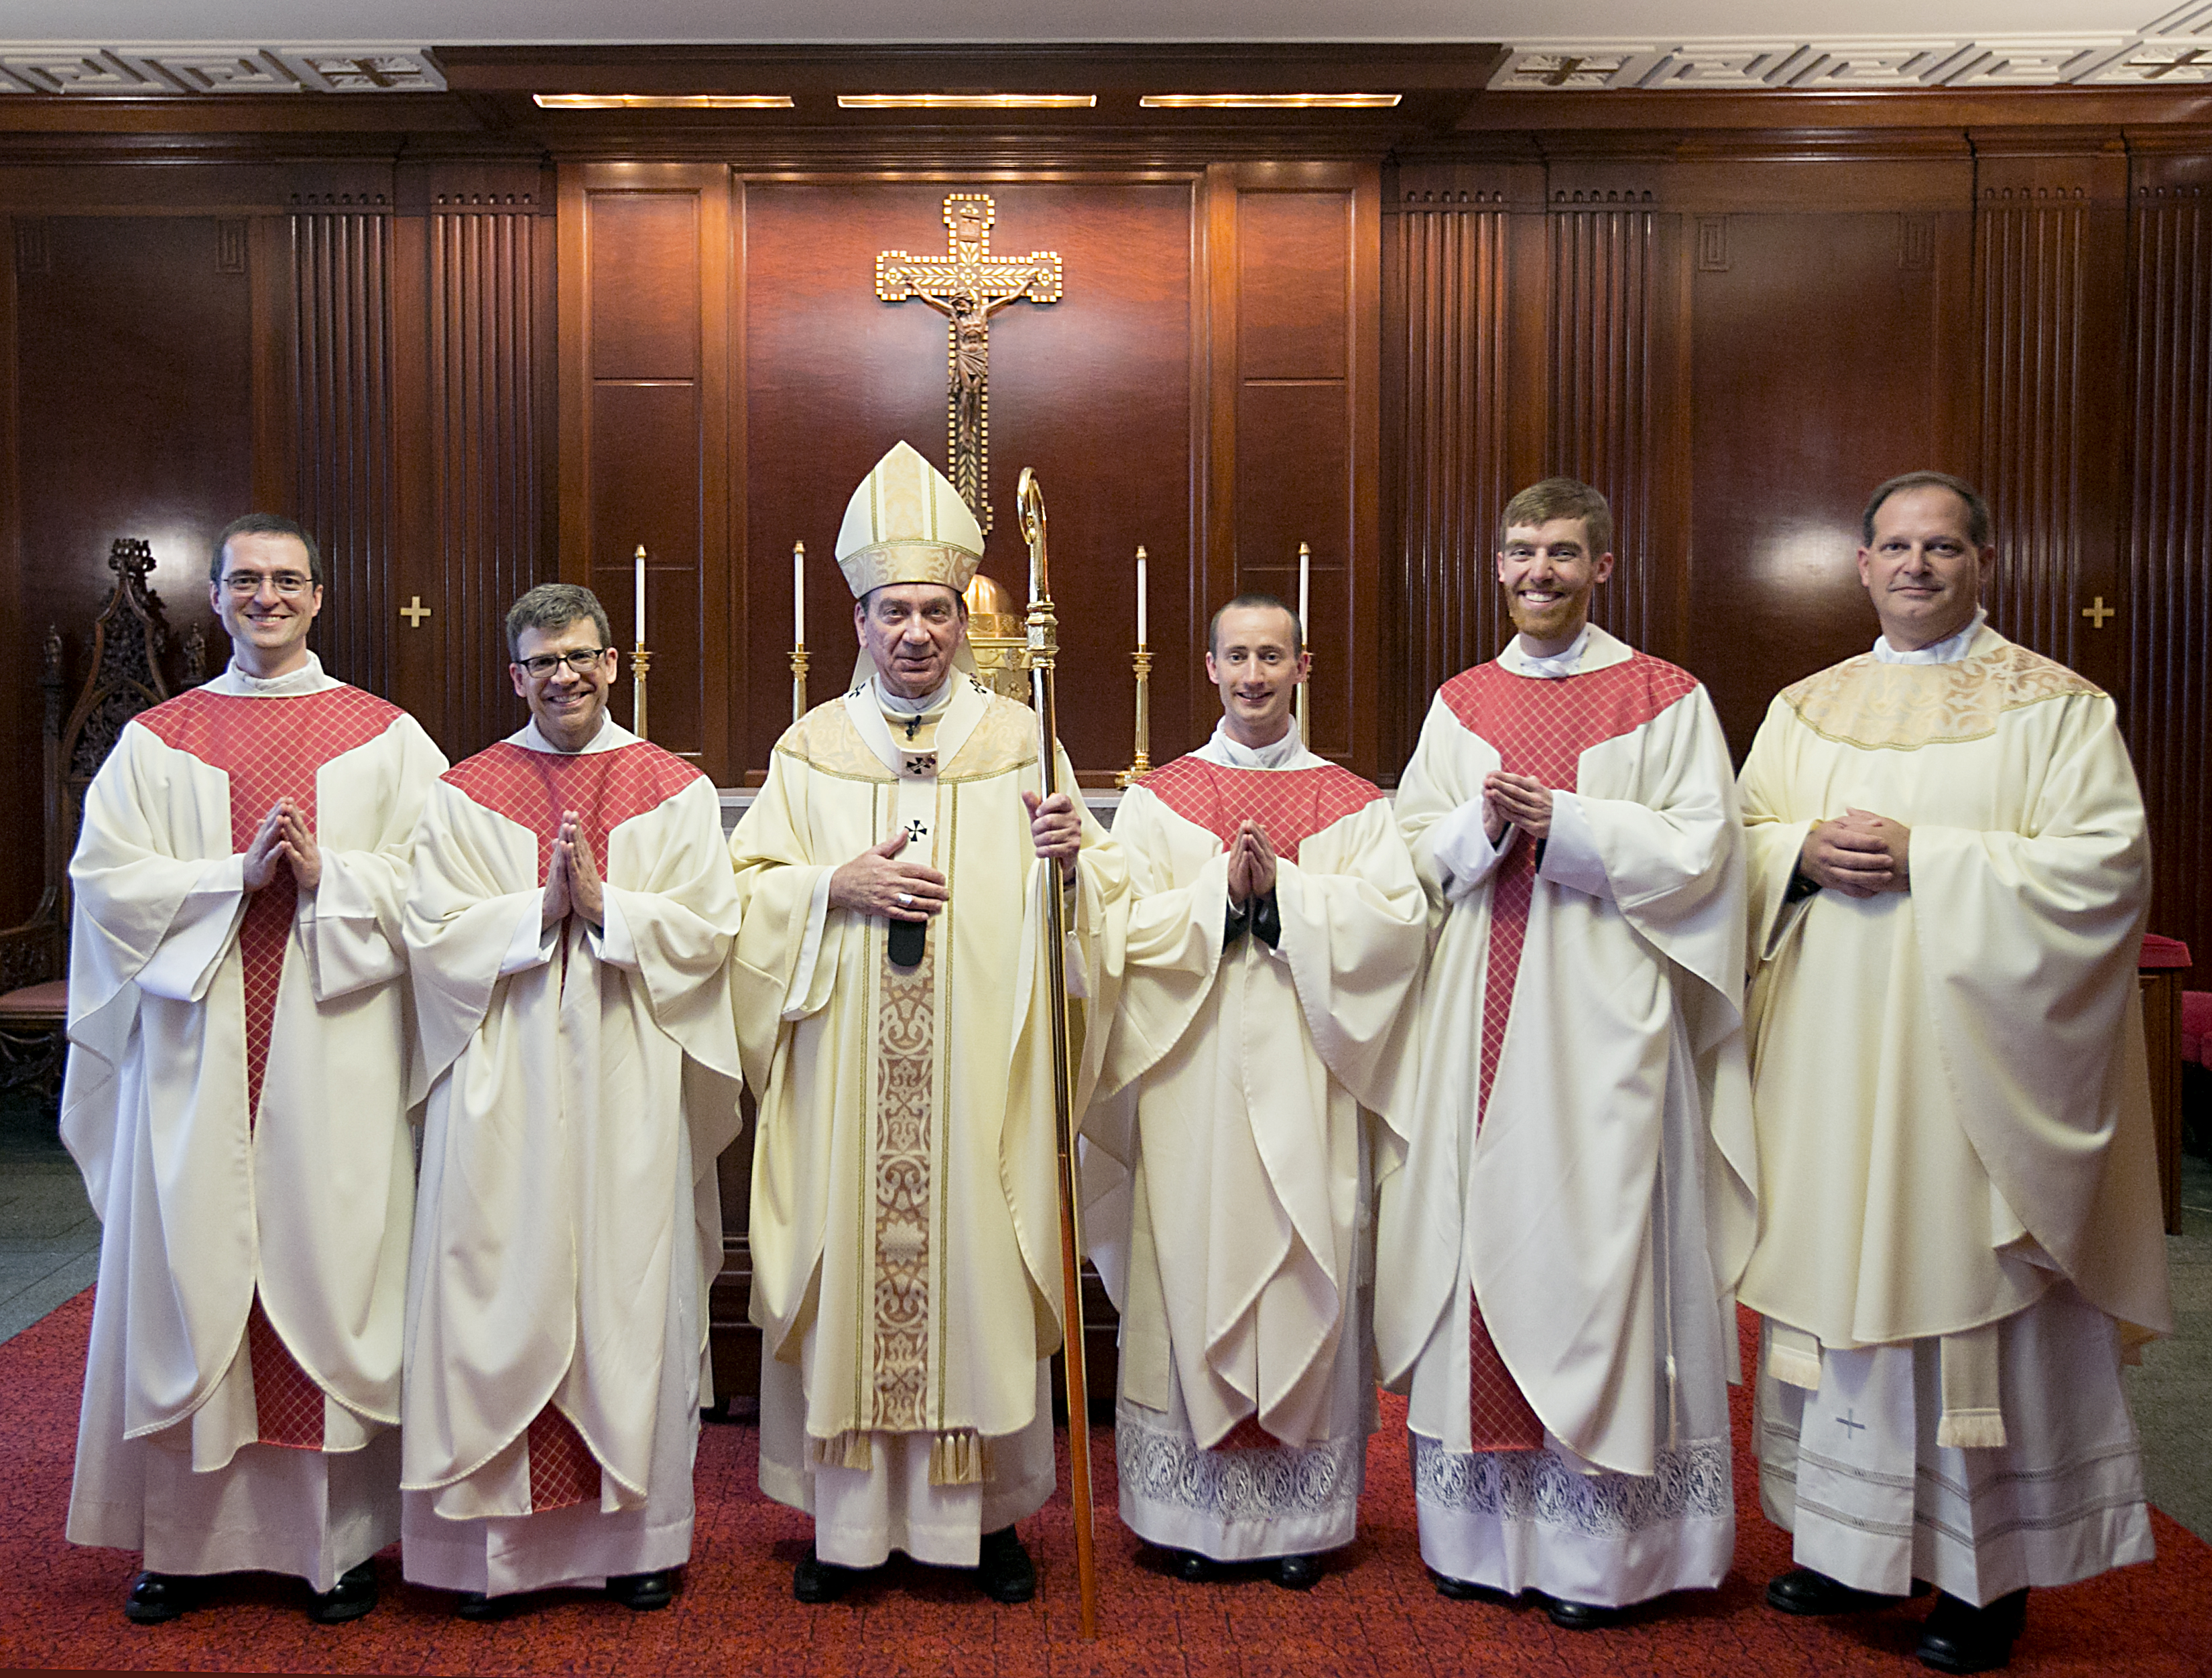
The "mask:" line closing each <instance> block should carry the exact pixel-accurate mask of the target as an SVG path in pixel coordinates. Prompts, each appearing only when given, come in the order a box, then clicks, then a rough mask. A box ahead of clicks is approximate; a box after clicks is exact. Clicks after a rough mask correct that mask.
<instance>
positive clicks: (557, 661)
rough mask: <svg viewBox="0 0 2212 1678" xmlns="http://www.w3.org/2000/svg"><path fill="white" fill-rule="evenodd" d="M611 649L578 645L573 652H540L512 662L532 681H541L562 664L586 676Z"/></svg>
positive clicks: (612, 649)
mask: <svg viewBox="0 0 2212 1678" xmlns="http://www.w3.org/2000/svg"><path fill="white" fill-rule="evenodd" d="M613 651H614V648H613V647H578V648H577V649H576V650H575V651H574V652H573V653H540V654H538V656H537V657H536V658H534V659H517V660H515V661H514V662H515V666H516V667H517V668H518V669H520V671H521V672H523V674H524V675H526V676H527V677H529V678H530V679H531V680H532V681H533V682H542V681H544V679H545V678H547V677H548V676H550V675H551V674H552V673H553V672H554V671H555V669H556V667H558V666H562V665H564V664H565V665H567V666H568V668H569V669H571V670H573V671H574V672H576V674H578V675H579V676H587V675H589V674H590V673H591V672H592V666H594V665H596V664H598V663H599V660H601V659H604V658H605V657H606V655H607V654H610V653H611V652H613Z"/></svg>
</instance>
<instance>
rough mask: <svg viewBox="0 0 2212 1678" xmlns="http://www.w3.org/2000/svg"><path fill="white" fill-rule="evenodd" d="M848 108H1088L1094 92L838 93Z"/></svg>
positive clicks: (1092, 101)
mask: <svg viewBox="0 0 2212 1678" xmlns="http://www.w3.org/2000/svg"><path fill="white" fill-rule="evenodd" d="M837 103H838V105H839V106H841V107H842V108H843V109H845V110H848V111H1087V110H1089V109H1090V108H1091V106H1094V105H1096V104H1097V103H1098V95H1097V94H838V95H837Z"/></svg>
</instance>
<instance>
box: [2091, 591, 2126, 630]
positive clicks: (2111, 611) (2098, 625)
mask: <svg viewBox="0 0 2212 1678" xmlns="http://www.w3.org/2000/svg"><path fill="white" fill-rule="evenodd" d="M2119 615H2120V612H2119V608H2118V607H2117V606H2108V605H2106V604H2105V597H2104V596H2103V595H2101V594H2100V595H2099V596H2098V597H2097V599H2096V600H2095V602H2094V603H2093V605H2086V606H2084V607H2082V608H2081V616H2082V617H2086V618H2087V619H2088V620H2089V627H2090V628H2091V629H2103V628H2104V627H2105V620H2106V618H2107V617H2118V616H2119Z"/></svg>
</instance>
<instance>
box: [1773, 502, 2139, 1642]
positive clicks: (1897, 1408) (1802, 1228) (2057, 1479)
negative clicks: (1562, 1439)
mask: <svg viewBox="0 0 2212 1678" xmlns="http://www.w3.org/2000/svg"><path fill="white" fill-rule="evenodd" d="M1863 538H1864V543H1865V545H1864V546H1863V547H1862V548H1861V549H1860V550H1859V555H1858V565H1859V575H1860V579H1861V581H1863V583H1864V584H1865V585H1866V587H1867V590H1868V593H1869V596H1870V597H1871V598H1872V599H1873V602H1874V606H1875V616H1876V617H1877V619H1878V620H1879V622H1880V623H1881V637H1880V638H1879V639H1878V640H1877V641H1875V645H1874V647H1873V649H1872V651H1871V652H1869V653H1863V654H1859V655H1858V656H1857V657H1856V658H1852V659H1849V660H1845V661H1844V662H1843V663H1842V664H1839V665H1837V666H1832V668H1830V669H1828V670H1825V671H1822V672H1820V673H1819V674H1817V675H1814V676H1810V677H1808V678H1806V679H1805V680H1803V681H1802V682H1798V683H1796V684H1793V685H1791V686H1790V687H1788V688H1785V689H1784V690H1782V692H1781V693H1780V694H1778V695H1777V696H1776V697H1775V700H1774V702H1773V704H1772V706H1771V707H1770V708H1769V709H1768V711H1767V714H1766V720H1765V722H1763V723H1762V724H1761V725H1760V726H1759V735H1758V738H1757V739H1756V740H1754V741H1753V745H1752V749H1751V755H1750V757H1749V758H1748V759H1747V761H1746V763H1745V764H1744V769H1743V783H1742V784H1743V808H1744V820H1745V822H1746V823H1747V824H1748V832H1749V840H1750V853H1751V909H1752V912H1751V918H1750V928H1749V932H1750V940H1751V941H1750V945H1749V952H1750V956H1751V959H1752V962H1753V972H1754V979H1753V988H1752V1000H1751V1020H1752V1033H1753V1042H1754V1043H1755V1044H1756V1046H1757V1048H1756V1053H1755V1055H1754V1066H1753V1101H1754V1106H1755V1110H1756V1112H1757V1116H1758V1127H1759V1171H1760V1176H1761V1183H1760V1200H1761V1204H1762V1206H1763V1207H1765V1209H1766V1212H1767V1219H1766V1221H1765V1225H1764V1226H1763V1228H1762V1230H1761V1232H1760V1236H1759V1245H1758V1247H1757V1249H1756V1250H1755V1251H1754V1252H1753V1255H1752V1257H1751V1263H1750V1268H1748V1269H1747V1271H1746V1272H1745V1274H1744V1280H1743V1298H1744V1303H1745V1304H1748V1305H1750V1306H1751V1307H1752V1308H1753V1310H1758V1311H1759V1312H1760V1313H1761V1314H1762V1315H1763V1316H1765V1320H1766V1328H1765V1353H1764V1356H1763V1359H1762V1363H1763V1365H1764V1367H1763V1370H1762V1371H1761V1376H1760V1379H1759V1388H1758V1413H1759V1494H1760V1499H1761V1501H1762V1502H1763V1504H1764V1505H1765V1509H1766V1512H1767V1514H1768V1515H1769V1516H1770V1517H1772V1518H1773V1519H1774V1520H1776V1521H1778V1523H1781V1524H1782V1525H1783V1526H1785V1527H1788V1528H1790V1529H1791V1531H1792V1532H1793V1533H1794V1534H1795V1540H1794V1556H1795V1559H1796V1564H1797V1565H1796V1566H1795V1567H1794V1568H1793V1569H1791V1570H1790V1572H1786V1573H1784V1574H1782V1575H1781V1576H1779V1577H1778V1578H1776V1579H1775V1580H1774V1581H1773V1582H1772V1583H1771V1584H1769V1586H1768V1587H1767V1601H1768V1602H1770V1603H1771V1605H1773V1606H1774V1607H1776V1608H1781V1609H1783V1610H1784V1611H1785V1612H1789V1613H1794V1614H1833V1613H1844V1612H1851V1611H1856V1610H1861V1609H1864V1608H1874V1607H1880V1606H1882V1605H1884V1603H1885V1602H1887V1601H1889V1600H1891V1599H1894V1598H1898V1597H1901V1596H1905V1594H1906V1593H1907V1592H1908V1591H1910V1590H1913V1589H1914V1588H1915V1582H1916V1581H1924V1582H1926V1583H1928V1584H1932V1585H1934V1586H1935V1587H1936V1593H1937V1594H1936V1606H1935V1608H1934V1610H1933V1611H1932V1612H1931V1613H1930V1614H1929V1616H1928V1618H1927V1620H1925V1621H1924V1622H1923V1626H1922V1629H1921V1632H1920V1640H1919V1655H1920V1658H1921V1659H1922V1660H1923V1662H1925V1663H1927V1664H1929V1665H1930V1666H1933V1667H1936V1668H1937V1669H1940V1670H1943V1671H1948V1672H1978V1671H1984V1670H1987V1669H1990V1668H1992V1667H1996V1666H2002V1664H2004V1663H2005V1662H2006V1661H2007V1660H2008V1659H2009V1657H2010V1656H2011V1653H2012V1646H2013V1643H2014V1641H2015V1638H2017V1637H2018V1636H2019V1635H2020V1632H2021V1627H2022V1626H2023V1625H2024V1624H2025V1623H2026V1616H2027V1592H2028V1590H2029V1588H2030V1587H2031V1586H2043V1585H2060V1584H2072V1583H2074V1582H2075V1581H2076V1580H2079V1579H2084V1578H2090V1577H2092V1576H2093V1575H2095V1574H2097V1573H2100V1572H2104V1571H2105V1570H2106V1569H2107V1568H2112V1567H2116V1566H2121V1565H2123V1564H2125V1563H2129V1562H2136V1561H2147V1560H2148V1559H2150V1554H2151V1534H2150V1520H2149V1514H2148V1511H2147V1509H2146V1508H2145V1506H2144V1503H2143V1486H2142V1462H2141V1456H2140V1453H2139V1451H2138V1449H2137V1446H2136V1432H2135V1428H2134V1426H2133V1424H2132V1423H2131V1422H2130V1419H2129V1416H2128V1407H2127V1401H2126V1396H2125V1395H2124V1392H2123V1391H2122V1389H2121V1385H2120V1365H2121V1362H2122V1359H2123V1355H2124V1353H2128V1352H2130V1351H2131V1350H2132V1348H2133V1347H2134V1346H2136V1344H2139V1343H2140V1342H2141V1341H2144V1340H2147V1339H2148V1338H2149V1337H2150V1336H2151V1334H2154V1333H2164V1332H2170V1331H2171V1329H2172V1305H2171V1304H2170V1303H2169V1300H2168V1298H2167V1292H2166V1243H2165V1237H2164V1235H2163V1233H2162V1231H2161V1230H2160V1207H2159V1195H2158V1182H2157V1173H2156V1165H2155V1159H2154V1152H2153V1143H2152V1136H2151V1123H2150V1091H2149V1084H2148V1074H2147V1072H2146V1067H2145V1057H2144V1049H2143V1034H2142V1015H2141V1003H2140V1000H2139V999H2138V996H2137V987H2136V954H2137V951H2138V948H2139V946H2140V945H2141V942H2142V929H2143V919H2144V915H2145V914H2146V913H2147V911H2148V905H2149V900H2150V857H2149V848H2148V842H2147V840H2146V837H2145V834H2144V822H2143V807H2142V796H2141V794H2140V793H2138V791H2137V790H2136V778H2135V772H2134V770H2133V769H2132V767H2131V766H2130V763H2129V761H2128V751H2127V745H2126V743H2125V742H2124V740H2123V739H2122V738H2121V735H2120V731H2119V726H2118V717H2117V713H2116V710H2115V708H2114V706H2113V703H2112V700H2111V698H2110V697H2109V696H2106V694H2104V693H2102V692H2100V691H2099V690H2098V689H2097V688H2096V687H2095V686H2093V684H2090V683H2089V682H2087V681H2086V680H2084V679H2083V678H2081V677H2079V676H2077V675H2075V673H2074V672H2072V671H2070V670H2069V669H2067V668H2066V667H2065V666H2063V665H2061V664H2057V663H2055V662H2053V661H2052V660H2049V659H2046V658H2043V657H2041V656H2039V654H2034V653H2031V652H2029V651H2028V650H2027V648H2026V647H2020V646H2016V645H2015V644H2014V643H2013V642H2011V641H2008V640H2006V639H2005V638H2004V637H2003V636H2002V635H1999V634H1998V633H1997V632H1996V630H1995V629H1991V628H1990V626H1989V624H1988V622H1987V615H1986V613H1984V611H1982V610H1981V607H1980V595H1981V591H1982V589H1983V588H1984V587H1985V586H1986V584H1987V581H1988V578H1989V575H1990V568H1991V567H1992V566H1993V565H1994V563H1995V562H1996V548H1995V547H1994V546H1993V545H1991V544H1990V520H1989V510H1988V508H1987V507H1986V506H1985V505H1984V503H1983V502H1982V499H1981V497H1980V495H1978V494H1977V493H1976V492H1975V490H1974V489H1973V488H1972V486H1971V485H1970V484H1966V483H1962V482H1960V480H1959V479H1957V478H1954V477H1947V476H1945V475H1943V474H1941V473H1936V472H1911V473H1907V474H1906V475H1905V476H1904V477H1899V478H1893V479H1891V480H1890V481H1889V482H1888V483H1885V484H1883V485H1882V486H1881V488H1880V489H1877V490H1875V494H1874V496H1873V498H1872V500H1871V502H1869V505H1868V508H1867V509H1866V513H1865V514H1864V518H1863Z"/></svg>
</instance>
